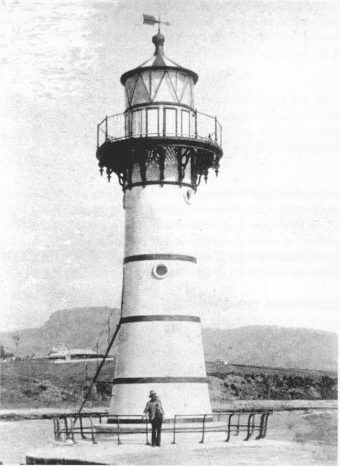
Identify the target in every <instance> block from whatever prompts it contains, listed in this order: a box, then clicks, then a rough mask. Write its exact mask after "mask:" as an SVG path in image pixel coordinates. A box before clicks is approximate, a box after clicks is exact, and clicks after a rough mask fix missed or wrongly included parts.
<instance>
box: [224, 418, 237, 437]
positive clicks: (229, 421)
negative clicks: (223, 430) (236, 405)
mask: <svg viewBox="0 0 340 466" xmlns="http://www.w3.org/2000/svg"><path fill="white" fill-rule="evenodd" d="M234 414H235V413H230V414H229V420H228V435H227V438H226V442H229V440H230V433H231V418H232V417H233V416H234Z"/></svg>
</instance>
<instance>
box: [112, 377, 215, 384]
mask: <svg viewBox="0 0 340 466" xmlns="http://www.w3.org/2000/svg"><path fill="white" fill-rule="evenodd" d="M207 382H208V379H207V378H206V377H120V378H119V377H118V378H117V379H113V382H112V383H113V385H120V384H131V383H207Z"/></svg>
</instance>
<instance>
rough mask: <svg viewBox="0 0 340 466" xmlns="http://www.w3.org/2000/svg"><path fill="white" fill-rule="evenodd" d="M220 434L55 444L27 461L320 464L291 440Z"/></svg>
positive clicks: (265, 465)
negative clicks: (151, 442)
mask: <svg viewBox="0 0 340 466" xmlns="http://www.w3.org/2000/svg"><path fill="white" fill-rule="evenodd" d="M216 435H218V434H210V436H209V438H208V439H207V441H206V443H204V444H200V443H198V441H197V438H196V437H192V436H191V437H190V436H187V438H182V437H181V439H180V441H179V442H178V443H176V444H175V445H173V444H171V442H170V439H169V438H167V435H164V436H163V441H162V446H161V447H160V448H158V447H154V448H153V447H150V446H147V445H143V444H136V443H134V442H135V441H136V439H132V438H131V439H129V440H127V441H126V443H124V444H122V445H117V444H116V443H115V442H114V440H113V439H111V440H106V441H101V443H100V444H97V445H93V444H91V443H89V442H79V443H77V444H75V445H61V444H59V445H54V446H50V447H47V448H41V449H39V450H34V451H31V452H28V453H27V454H26V464H117V465H118V464H130V465H136V464H150V465H151V464H152V465H153V464H163V465H166V464H185V465H212V464H221V465H226V464H233V466H235V465H242V466H269V465H272V466H277V465H280V466H283V465H285V466H292V465H299V466H311V465H313V466H314V465H320V464H321V463H320V462H317V461H316V460H315V453H314V452H313V451H311V450H310V449H306V448H304V447H303V446H302V445H297V444H295V443H293V442H288V441H277V440H265V441H257V440H250V441H248V442H244V441H243V440H241V439H233V441H232V442H230V443H225V442H224V441H223V439H221V438H220V437H219V438H217V437H216Z"/></svg>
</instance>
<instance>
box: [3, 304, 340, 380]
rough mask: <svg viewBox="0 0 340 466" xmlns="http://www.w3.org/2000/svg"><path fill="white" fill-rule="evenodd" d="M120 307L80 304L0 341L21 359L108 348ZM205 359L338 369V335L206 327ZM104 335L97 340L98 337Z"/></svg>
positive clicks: (259, 327)
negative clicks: (57, 349) (53, 351)
mask: <svg viewBox="0 0 340 466" xmlns="http://www.w3.org/2000/svg"><path fill="white" fill-rule="evenodd" d="M119 318H120V310H119V309H117V308H110V307H81V308H72V309H60V310H57V311H55V312H53V313H52V314H51V315H50V317H49V319H48V320H47V321H46V322H45V323H44V324H43V325H42V326H40V327H33V328H29V329H23V330H19V331H14V332H13V331H12V332H1V333H0V344H1V345H3V346H4V348H5V350H6V351H11V352H14V354H15V355H18V356H20V357H26V356H33V355H35V356H42V355H43V354H46V353H48V352H49V351H50V350H51V349H52V347H61V346H66V347H68V348H93V349H95V348H96V346H97V343H98V350H99V351H104V350H105V348H106V346H107V343H108V340H109V333H108V332H110V335H112V334H113V332H114V330H115V328H116V325H117V324H118V321H119ZM202 330H203V342H204V352H205V358H206V360H210V361H213V360H220V361H226V362H228V363H230V364H232V363H235V364H237V363H238V364H249V365H258V366H268V367H286V368H301V369H313V370H334V371H336V370H337V345H338V343H337V334H336V333H333V332H329V331H325V330H317V329H308V328H292V327H279V326H275V325H274V326H272V325H271V326H266V325H247V326H243V327H236V328H230V329H217V328H211V327H206V328H203V329H202ZM100 334H101V337H100V338H99V340H98V336H99V335H100Z"/></svg>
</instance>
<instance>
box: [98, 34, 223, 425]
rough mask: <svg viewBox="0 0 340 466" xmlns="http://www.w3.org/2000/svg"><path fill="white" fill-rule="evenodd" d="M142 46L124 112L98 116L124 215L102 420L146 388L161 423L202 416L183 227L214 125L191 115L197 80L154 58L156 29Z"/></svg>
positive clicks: (216, 134) (197, 332) (102, 160)
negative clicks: (143, 54)
mask: <svg viewBox="0 0 340 466" xmlns="http://www.w3.org/2000/svg"><path fill="white" fill-rule="evenodd" d="M152 42H153V44H154V45H155V52H154V55H153V56H152V58H151V59H150V60H148V61H146V62H144V63H143V64H142V65H140V66H139V67H137V68H135V69H133V70H130V71H128V72H126V73H124V74H123V75H122V77H121V83H122V85H123V86H124V88H125V96H126V110H125V111H124V113H122V114H117V115H112V116H110V117H106V118H105V119H104V120H103V121H102V122H101V123H100V124H99V125H98V133H97V136H98V141H97V158H98V160H99V166H100V170H101V173H103V171H104V169H105V170H106V173H107V176H108V178H109V180H110V178H111V174H112V173H115V174H116V175H117V176H118V179H119V183H120V185H121V186H122V190H123V193H124V195H123V207H124V210H125V252H124V260H123V268H124V269H123V270H124V279H123V299H122V316H121V328H120V334H119V344H118V353H117V364H116V369H115V374H114V377H113V380H112V383H113V388H112V399H111V405H110V414H111V415H112V422H114V415H122V416H124V415H132V414H136V415H137V414H141V413H142V412H143V409H144V406H145V402H146V400H147V398H148V394H149V391H150V390H155V391H156V392H157V394H158V395H159V397H160V399H161V400H162V404H163V407H164V410H165V417H166V419H171V418H173V417H174V416H175V415H176V414H177V415H194V414H197V415H201V414H209V413H211V405H210V399H209V391H208V383H207V378H206V369H205V362H204V354H203V345H202V332H201V320H200V316H199V315H198V311H197V309H198V306H197V305H196V303H195V300H194V299H193V294H192V293H189V290H190V289H192V288H193V286H194V283H195V282H194V277H195V273H196V267H197V265H196V264H197V257H195V255H194V253H193V252H192V250H193V245H194V243H195V231H193V230H191V229H190V225H191V224H192V222H191V216H192V215H193V213H192V206H191V202H192V198H193V196H194V194H195V192H196V190H197V187H198V185H199V184H200V181H201V178H202V177H203V178H204V179H205V180H206V181H207V178H208V172H209V169H213V170H215V171H216V173H217V171H218V168H219V161H220V158H221V157H222V149H221V126H220V125H219V123H218V121H217V119H216V118H214V117H210V116H208V115H206V114H202V113H200V112H198V111H197V110H196V108H195V104H194V86H195V84H196V83H197V80H198V76H197V74H196V73H194V72H193V71H191V70H189V69H186V68H183V67H182V66H179V65H178V64H176V63H175V62H173V61H172V60H170V59H169V58H167V57H166V56H165V55H164V51H163V45H164V36H163V35H162V34H161V33H160V32H159V31H158V34H156V35H155V36H154V37H153V38H152ZM121 422H122V421H121ZM129 422H131V420H130V421H129ZM135 422H137V418H136V420H135Z"/></svg>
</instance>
